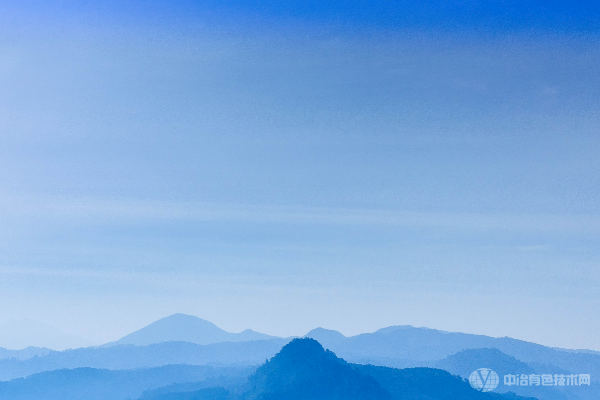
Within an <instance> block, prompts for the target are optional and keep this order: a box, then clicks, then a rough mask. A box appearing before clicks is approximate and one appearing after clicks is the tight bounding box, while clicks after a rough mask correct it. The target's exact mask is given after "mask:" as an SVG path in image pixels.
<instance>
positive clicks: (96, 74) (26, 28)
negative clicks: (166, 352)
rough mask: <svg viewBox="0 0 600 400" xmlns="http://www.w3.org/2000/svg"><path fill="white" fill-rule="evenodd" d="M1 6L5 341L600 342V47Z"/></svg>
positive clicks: (580, 41) (537, 36) (576, 37)
mask: <svg viewBox="0 0 600 400" xmlns="http://www.w3.org/2000/svg"><path fill="white" fill-rule="evenodd" d="M2 7H4V12H3V13H0V14H1V15H3V16H1V17H0V21H1V22H2V24H0V26H1V27H0V33H1V34H0V304H2V307H0V322H2V321H4V322H3V324H4V325H2V324H0V327H2V326H13V325H11V324H14V323H15V321H23V320H26V321H29V322H27V323H34V322H32V321H35V324H43V325H44V326H49V327H51V328H52V329H55V330H57V331H61V332H62V333H61V335H63V334H64V335H66V336H60V335H59V336H60V337H62V338H63V339H64V340H65V341H67V342H68V341H69V340H72V342H68V343H66V342H65V341H63V342H60V343H62V344H61V345H58V344H56V346H55V347H57V348H58V347H61V348H66V347H70V346H71V347H73V346H75V347H76V346H79V345H83V344H102V343H106V342H109V341H114V340H117V339H119V338H120V337H122V336H124V335H126V334H128V333H131V332H132V331H134V330H136V329H139V328H141V327H142V326H144V325H147V324H149V323H151V322H153V321H155V320H157V319H159V318H162V317H165V316H167V315H170V314H173V313H186V314H191V315H196V316H198V317H201V318H203V319H206V320H208V321H211V322H213V323H215V324H216V325H218V326H219V327H221V328H223V329H226V330H228V331H230V332H241V331H243V330H245V329H247V328H250V329H253V330H255V331H258V332H262V333H265V334H269V335H277V336H292V335H304V334H306V333H307V332H308V331H309V330H311V329H313V328H316V327H319V326H322V327H325V328H329V329H336V330H339V331H341V332H342V333H344V334H346V335H354V334H358V333H362V332H372V331H375V330H377V329H379V328H382V327H385V326H389V325H414V326H425V327H430V328H435V329H441V330H448V331H460V332H467V333H477V334H485V335H490V336H497V337H500V336H511V337H514V338H518V339H523V340H528V341H534V342H537V343H541V344H544V345H549V346H558V347H565V348H589V349H595V350H600V341H599V339H598V335H597V332H598V329H599V328H600V326H599V325H598V321H600V294H599V292H598V290H597V288H598V287H599V286H600V246H599V245H598V244H599V240H600V190H599V188H600V156H599V155H600V132H599V128H598V127H600V69H599V68H598V65H600V46H598V38H597V37H596V36H595V34H569V33H568V32H567V33H565V32H552V31H536V30H532V31H527V32H520V31H519V32H515V31H509V32H504V33H502V32H501V33H493V32H492V33H488V34H479V33H477V32H474V31H469V30H452V29H450V30H449V31H444V32H440V31H436V30H431V29H429V30H428V29H424V28H419V29H417V28H414V29H396V28H390V27H381V26H377V25H376V24H375V25H370V26H367V27H363V28H361V29H350V28H348V27H347V26H343V25H342V26H338V25H335V24H326V23H322V22H319V21H305V20H302V19H299V20H293V19H292V20H284V21H280V20H277V19H276V18H274V19H269V18H266V17H265V19H261V17H260V16H246V17H245V18H241V17H239V16H236V17H235V18H233V17H232V18H231V19H229V18H225V17H223V16H220V15H212V14H208V15H199V16H189V17H187V18H184V17H181V18H179V17H176V16H173V15H171V14H167V15H162V16H161V17H157V16H153V15H150V14H149V15H145V14H143V13H141V14H135V13H133V14H131V16H130V17H129V14H127V16H128V17H127V18H126V17H125V11H123V15H121V14H119V12H120V11H119V10H116V11H115V10H113V9H112V8H111V9H109V10H104V11H103V12H104V13H102V12H98V13H95V12H91V11H90V12H87V11H86V10H82V11H81V12H80V13H78V12H75V11H66V10H64V9H60V8H56V9H54V8H51V7H48V8H42V9H36V12H31V13H30V12H28V9H27V7H28V6H27V5H23V6H19V5H18V4H16V3H15V4H7V5H5V6H2ZM31 7H33V6H31ZM0 10H2V8H0ZM88 11H89V10H88ZM48 329H50V328H48ZM57 335H58V333H57ZM69 335H70V336H69ZM3 337H5V336H2V335H0V339H2V338H3ZM57 337H58V336H57ZM68 337H70V338H71V339H68ZM65 338H67V339H65ZM63 339H61V340H63ZM7 340H8V339H7ZM31 340H32V341H33V340H34V339H31ZM57 340H58V339H57ZM13 343H15V342H13ZM56 343H58V342H56ZM65 343H66V344H65ZM69 343H71V344H69ZM31 344H34V345H44V343H31ZM19 346H20V344H19V345H16V344H10V343H9V342H8V341H4V342H2V340H0V347H9V348H17V347H19Z"/></svg>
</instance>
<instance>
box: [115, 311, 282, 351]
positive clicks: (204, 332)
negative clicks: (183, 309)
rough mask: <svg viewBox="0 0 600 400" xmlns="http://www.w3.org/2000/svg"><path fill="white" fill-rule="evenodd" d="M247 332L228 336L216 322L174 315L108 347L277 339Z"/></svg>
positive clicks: (248, 330) (250, 331) (247, 330)
mask: <svg viewBox="0 0 600 400" xmlns="http://www.w3.org/2000/svg"><path fill="white" fill-rule="evenodd" d="M275 338H276V337H275V336H269V335H265V334H264V333H259V332H255V331H253V330H251V329H246V330H245V331H243V332H240V333H231V332H227V331H225V330H223V329H221V328H219V327H218V326H216V325H215V324H213V323H212V322H209V321H206V320H203V319H201V318H198V317H194V316H192V315H186V314H173V315H170V316H168V317H165V318H162V319H159V320H158V321H155V322H153V323H151V324H150V325H148V326H145V327H144V328H142V329H140V330H137V331H135V332H133V333H130V334H129V335H126V336H124V337H122V338H121V339H119V340H117V341H116V342H113V343H109V344H108V345H118V344H133V345H137V346H146V345H149V344H154V343H162V342H189V343H195V344H213V343H222V342H246V341H251V340H268V339H275Z"/></svg>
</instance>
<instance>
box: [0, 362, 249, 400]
mask: <svg viewBox="0 0 600 400" xmlns="http://www.w3.org/2000/svg"><path fill="white" fill-rule="evenodd" d="M252 370H253V369H252V368H247V367H246V368H218V367H206V366H204V367H201V366H192V365H167V366H163V367H158V368H143V369H135V370H126V371H109V370H106V369H94V368H76V369H61V370H57V371H48V372H42V373H39V374H34V375H31V376H29V377H27V378H20V379H14V380H12V381H9V382H0V399H2V400H83V399H85V400H126V399H135V398H138V397H139V396H141V395H142V393H143V392H144V391H145V390H149V389H155V388H158V387H161V386H167V385H172V384H174V383H182V382H194V383H195V386H194V388H202V387H208V386H222V387H227V388H229V387H231V386H232V385H236V384H237V383H238V382H240V381H243V380H244V379H245V378H246V377H247V376H248V375H249V374H250V373H251V372H252Z"/></svg>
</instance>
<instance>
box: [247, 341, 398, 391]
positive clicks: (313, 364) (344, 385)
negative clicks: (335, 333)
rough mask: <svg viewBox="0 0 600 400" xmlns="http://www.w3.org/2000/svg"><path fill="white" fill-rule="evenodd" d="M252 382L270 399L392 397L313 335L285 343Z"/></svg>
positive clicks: (253, 385)
mask: <svg viewBox="0 0 600 400" xmlns="http://www.w3.org/2000/svg"><path fill="white" fill-rule="evenodd" d="M250 383H251V386H252V393H255V394H256V393H261V398H265V399H267V398H268V399H270V400H280V399H281V400H283V399H286V400H292V399H313V400H320V399H323V400H324V399H348V400H354V399H356V400H359V399H360V400H363V399H364V400H367V399H379V400H385V399H388V398H390V394H389V393H388V392H387V391H385V390H384V389H382V388H381V386H379V384H378V383H377V382H376V381H375V380H374V379H373V378H372V377H370V376H366V375H363V374H361V373H360V372H358V371H356V370H355V369H353V368H352V367H351V366H350V365H349V364H348V363H346V362H345V361H344V360H342V359H340V358H337V357H336V355H335V354H334V353H332V352H331V351H329V350H325V349H324V348H323V346H321V344H320V343H319V342H317V341H316V340H314V339H311V338H302V339H294V340H292V341H291V342H290V343H288V344H287V345H285V346H284V347H283V348H282V349H281V351H280V352H279V353H278V354H277V355H275V356H274V357H273V358H271V360H269V361H268V362H266V363H265V364H263V365H262V366H261V367H260V368H258V369H257V370H256V372H255V373H254V374H253V375H252V376H251V378H250ZM250 398H253V397H252V396H250Z"/></svg>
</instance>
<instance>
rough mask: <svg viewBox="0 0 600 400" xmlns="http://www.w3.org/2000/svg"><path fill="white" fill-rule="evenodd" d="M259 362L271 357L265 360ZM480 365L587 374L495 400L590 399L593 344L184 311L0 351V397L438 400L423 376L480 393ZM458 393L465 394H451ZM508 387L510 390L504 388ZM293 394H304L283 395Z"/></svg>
mask: <svg viewBox="0 0 600 400" xmlns="http://www.w3.org/2000/svg"><path fill="white" fill-rule="evenodd" d="M292 343H295V344H294V345H293V346H292V347H290V344H292ZM325 349H327V350H325ZM265 360H271V361H269V362H267V363H266V364H265ZM298 363H300V364H301V365H298ZM302 363H304V364H302ZM313 364H314V365H313ZM302 365H304V367H302ZM259 366H260V368H258V369H256V368H257V367H259ZM482 367H485V368H491V369H493V370H494V371H496V372H497V373H498V374H499V375H500V376H503V375H505V374H516V373H519V374H521V373H523V374H530V373H537V374H570V373H575V374H578V373H589V374H591V376H592V385H591V386H589V387H578V388H572V387H569V388H546V390H544V391H543V392H540V390H536V388H526V387H504V386H502V385H500V386H499V387H498V388H497V389H496V390H495V392H496V394H498V393H504V395H506V396H508V397H503V398H511V397H510V396H525V397H536V398H538V399H539V400H596V399H598V398H600V385H599V384H598V380H597V377H598V376H600V355H598V354H596V353H595V352H592V351H585V350H577V351H575V350H563V349H554V348H550V347H546V346H542V345H538V344H535V343H530V342H525V341H521V340H517V339H512V338H493V337H489V336H483V335H472V334H465V333H455V332H444V331H439V330H434V329H427V328H415V327H412V326H392V327H388V328H383V329H380V330H378V331H376V332H373V333H364V334H360V335H356V336H351V337H346V336H344V335H343V334H342V333H340V332H337V331H335V330H329V329H324V328H317V329H314V330H312V331H310V332H308V333H307V334H306V335H305V336H304V339H303V340H300V341H299V340H298V339H297V338H296V339H295V338H278V337H273V336H269V335H265V334H262V333H258V332H254V331H251V330H246V331H243V332H241V333H230V332H227V331H225V330H222V329H220V328H219V327H217V326H216V325H214V324H212V323H211V322H208V321H205V320H203V319H200V318H198V317H194V316H189V315H184V314H175V315H172V316H169V317H166V318H163V319H160V320H158V321H156V322H154V323H152V324H150V325H148V326H146V327H143V328H141V329H140V330H138V331H135V332H133V333H131V334H129V335H126V336H124V337H123V338H122V339H119V340H118V341H116V342H111V343H107V344H105V345H102V346H96V347H87V348H79V349H72V350H65V351H52V350H49V349H45V348H33V347H30V348H26V349H23V350H5V349H0V380H2V381H4V382H0V398H2V399H5V398H6V399H22V400H29V399H36V400H42V399H48V400H58V399H60V400H67V399H71V398H72V399H76V398H83V397H85V398H90V399H91V398H94V399H98V400H103V399H106V400H109V399H111V400H115V399H126V398H132V399H133V398H137V397H140V396H142V398H144V399H157V400H169V399H171V400H174V399H180V400H182V399H221V400H238V399H239V400H249V399H274V400H275V399H280V398H281V399H283V398H298V399H304V398H306V399H308V398H310V399H318V398H323V399H325V398H327V399H333V398H344V399H354V398H356V399H367V398H376V399H396V398H398V399H400V398H403V399H413V398H421V397H418V396H429V397H425V398H428V399H429V398H430V399H444V398H445V397H443V396H442V397H440V396H441V394H440V393H437V392H436V393H429V392H427V390H429V389H427V388H429V387H430V386H431V385H428V383H427V382H429V381H431V380H433V381H435V380H438V381H440V382H443V383H440V384H441V385H442V386H443V387H444V388H445V389H444V390H445V391H444V393H455V395H456V396H459V397H460V398H464V399H467V398H471V397H465V396H467V394H468V395H469V396H471V395H473V393H475V394H481V393H478V392H477V391H474V390H473V389H472V388H470V386H469V385H468V383H465V382H464V381H463V379H466V378H468V377H469V375H470V373H471V372H472V371H474V370H476V369H478V368H482ZM298 368H300V369H298ZM303 368H304V369H303ZM255 370H256V372H255V373H254V375H252V376H250V375H251V374H252V372H253V371H255ZM173 371H180V373H174V372H173ZM318 371H321V372H318ZM444 374H446V375H444ZM175 375H177V377H176V378H175ZM249 376H250V378H249V380H248V381H247V382H246V379H247V378H248V377H249ZM317 376H318V379H317ZM365 376H367V378H365ZM457 376H458V377H460V378H456V377H457ZM368 377H370V378H368ZM319 379H320V380H319ZM373 379H374V380H373ZM457 379H458V380H457ZM294 382H295V383H294ZM302 382H304V383H302ZM319 382H320V383H319ZM344 382H346V383H347V384H346V383H344ZM373 382H376V384H374V383H373ZM419 382H420V383H419ZM294 385H300V386H298V387H302V388H306V387H310V388H312V389H310V390H313V391H314V392H310V393H309V392H303V391H302V390H304V389H302V390H300V389H298V388H296V386H294ZM319 385H321V386H319ZM340 385H341V386H340ZM344 385H346V386H344ZM411 385H412V386H411ZM415 385H416V386H415ZM465 385H466V386H465ZM305 386H306V387H305ZM338 386H339V387H338ZM41 388H46V389H44V390H42V389H41ZM90 388H101V389H97V390H96V391H95V392H94V394H93V396H92V395H89V396H88V395H86V394H85V393H87V392H86V391H87V390H91V389H90ZM294 388H295V389H294ZM465 388H466V389H465ZM467 389H468V390H467ZM306 390H308V389H306ZM463 390H466V393H467V394H460V395H458V394H456V393H462V392H461V391H463ZM453 391H454V392H453ZM456 391H457V392H456ZM508 391H510V392H514V393H516V394H514V395H511V394H506V393H507V392H508ZM266 393H270V394H268V395H267V394H266ZM292 393H304V394H302V395H300V394H298V396H299V397H298V396H297V397H293V396H292ZM348 393H350V394H348ZM427 393H428V394H427ZM504 395H503V396H504ZM40 396H41V397H40ZM44 396H46V397H44ZM53 396H54V397H53ZM69 396H70V397H69ZM77 396H80V397H77ZM81 396H83V397H81ZM302 396H304V397H302ZM319 396H322V397H319ZM348 396H349V397H348ZM352 396H355V397H352ZM403 396H404V397H403ZM411 396H413V397H411ZM415 396H416V397H415ZM461 396H462V397H461ZM472 398H473V399H476V398H477V399H478V398H479V397H472ZM485 398H493V397H485ZM496 398H498V399H500V398H501V397H496ZM513 398H517V397H513ZM482 399H483V398H482Z"/></svg>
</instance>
